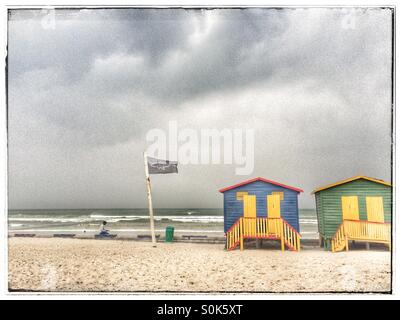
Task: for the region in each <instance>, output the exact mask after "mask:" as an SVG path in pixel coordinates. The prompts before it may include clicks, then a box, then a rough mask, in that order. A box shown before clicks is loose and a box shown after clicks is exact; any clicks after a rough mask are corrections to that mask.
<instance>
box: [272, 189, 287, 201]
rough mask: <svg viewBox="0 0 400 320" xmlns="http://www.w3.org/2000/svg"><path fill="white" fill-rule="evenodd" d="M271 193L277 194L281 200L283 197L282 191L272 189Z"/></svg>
mask: <svg viewBox="0 0 400 320" xmlns="http://www.w3.org/2000/svg"><path fill="white" fill-rule="evenodd" d="M272 194H273V195H278V196H279V198H280V199H281V201H283V200H284V199H285V197H284V192H283V191H273V192H272Z"/></svg>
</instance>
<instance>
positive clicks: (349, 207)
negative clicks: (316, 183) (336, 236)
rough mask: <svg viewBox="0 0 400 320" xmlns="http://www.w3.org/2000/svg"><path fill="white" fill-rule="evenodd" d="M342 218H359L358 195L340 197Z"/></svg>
mask: <svg viewBox="0 0 400 320" xmlns="http://www.w3.org/2000/svg"><path fill="white" fill-rule="evenodd" d="M342 214H343V220H360V217H359V211H358V197H357V196H350V197H342Z"/></svg>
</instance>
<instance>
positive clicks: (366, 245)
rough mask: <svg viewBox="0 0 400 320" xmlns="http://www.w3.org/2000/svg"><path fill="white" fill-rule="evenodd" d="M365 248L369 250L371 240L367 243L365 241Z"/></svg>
mask: <svg viewBox="0 0 400 320" xmlns="http://www.w3.org/2000/svg"><path fill="white" fill-rule="evenodd" d="M365 249H366V250H369V242H366V243H365Z"/></svg>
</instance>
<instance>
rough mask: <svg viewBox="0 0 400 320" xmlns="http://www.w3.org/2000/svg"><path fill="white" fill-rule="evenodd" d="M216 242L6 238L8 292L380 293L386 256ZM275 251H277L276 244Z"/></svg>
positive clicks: (387, 275) (386, 275)
mask: <svg viewBox="0 0 400 320" xmlns="http://www.w3.org/2000/svg"><path fill="white" fill-rule="evenodd" d="M223 248H224V246H223V245H221V244H194V243H173V244H165V243H159V244H158V245H157V248H153V247H152V246H151V243H149V242H137V241H126V240H125V241H124V240H86V239H48V238H33V239H32V238H30V239H27V238H10V239H9V289H10V290H12V291H14V290H27V291H69V292H70V291H124V292H143V291H158V292H165V291H168V292H210V291H211V292H335V291H341V292H342V291H350V292H354V291H357V292H388V291H390V289H391V287H390V281H391V267H390V253H389V252H388V251H384V250H382V251H381V250H379V251H375V250H370V251H365V250H357V251H349V252H339V253H331V252H326V251H322V250H321V249H319V248H313V249H312V250H311V249H306V250H302V251H301V252H290V251H285V252H281V251H280V250H279V249H274V248H262V249H250V248H249V249H246V250H244V251H242V252H241V251H239V250H236V251H231V252H226V251H225V250H224V249H223ZM277 248H278V247H277Z"/></svg>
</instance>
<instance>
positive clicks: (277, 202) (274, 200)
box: [267, 194, 281, 218]
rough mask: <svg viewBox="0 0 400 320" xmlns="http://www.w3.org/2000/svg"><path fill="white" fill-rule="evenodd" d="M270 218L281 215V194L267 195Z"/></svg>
mask: <svg viewBox="0 0 400 320" xmlns="http://www.w3.org/2000/svg"><path fill="white" fill-rule="evenodd" d="M267 205H268V218H280V217H281V197H280V195H279V194H270V195H268V196H267Z"/></svg>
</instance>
